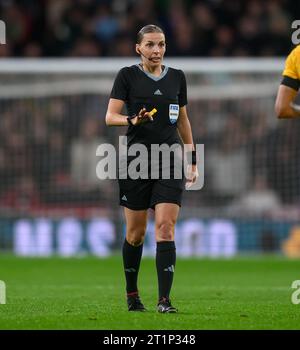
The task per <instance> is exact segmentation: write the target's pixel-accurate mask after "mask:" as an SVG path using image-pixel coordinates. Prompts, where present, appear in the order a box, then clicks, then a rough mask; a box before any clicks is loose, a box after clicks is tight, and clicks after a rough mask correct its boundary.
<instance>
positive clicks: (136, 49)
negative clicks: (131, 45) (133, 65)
mask: <svg viewBox="0 0 300 350" xmlns="http://www.w3.org/2000/svg"><path fill="white" fill-rule="evenodd" d="M135 51H136V53H137V54H138V55H140V54H141V51H140V46H139V44H136V45H135Z"/></svg>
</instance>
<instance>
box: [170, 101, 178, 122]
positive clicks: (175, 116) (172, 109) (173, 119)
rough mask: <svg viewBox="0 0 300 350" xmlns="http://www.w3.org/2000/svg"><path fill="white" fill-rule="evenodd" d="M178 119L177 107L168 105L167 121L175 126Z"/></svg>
mask: <svg viewBox="0 0 300 350" xmlns="http://www.w3.org/2000/svg"><path fill="white" fill-rule="evenodd" d="M178 117H179V105H175V104H170V105H169V119H170V122H171V124H175V123H176V122H177V119H178Z"/></svg>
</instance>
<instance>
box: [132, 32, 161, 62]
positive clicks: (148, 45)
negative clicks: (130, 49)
mask: <svg viewBox="0 0 300 350" xmlns="http://www.w3.org/2000/svg"><path fill="white" fill-rule="evenodd" d="M136 52H137V53H138V54H139V55H141V58H142V61H143V62H144V63H146V64H147V65H151V66H152V67H155V66H159V65H161V63H162V60H163V57H164V54H165V52H166V42H165V36H164V34H163V33H146V34H144V37H143V40H142V42H141V43H140V44H136Z"/></svg>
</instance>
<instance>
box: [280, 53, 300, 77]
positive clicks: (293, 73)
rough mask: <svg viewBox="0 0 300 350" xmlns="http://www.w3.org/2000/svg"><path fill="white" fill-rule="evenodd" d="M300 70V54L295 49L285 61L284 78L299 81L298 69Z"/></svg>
mask: <svg viewBox="0 0 300 350" xmlns="http://www.w3.org/2000/svg"><path fill="white" fill-rule="evenodd" d="M299 68H300V52H299V49H298V50H297V48H295V49H294V50H293V51H292V52H291V53H290V54H289V55H288V57H287V59H286V61H285V68H284V71H283V73H282V75H283V76H287V77H290V78H292V79H297V80H299V79H300V77H299V74H298V69H299Z"/></svg>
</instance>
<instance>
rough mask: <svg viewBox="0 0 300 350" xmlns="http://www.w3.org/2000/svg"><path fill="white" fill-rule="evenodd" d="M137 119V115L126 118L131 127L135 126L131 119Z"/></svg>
mask: <svg viewBox="0 0 300 350" xmlns="http://www.w3.org/2000/svg"><path fill="white" fill-rule="evenodd" d="M135 117H136V114H133V115H130V116H128V117H127V118H126V119H127V122H128V124H129V125H132V126H134V125H133V124H132V121H131V119H133V118H135Z"/></svg>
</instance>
